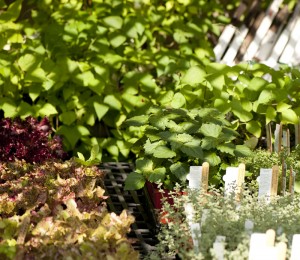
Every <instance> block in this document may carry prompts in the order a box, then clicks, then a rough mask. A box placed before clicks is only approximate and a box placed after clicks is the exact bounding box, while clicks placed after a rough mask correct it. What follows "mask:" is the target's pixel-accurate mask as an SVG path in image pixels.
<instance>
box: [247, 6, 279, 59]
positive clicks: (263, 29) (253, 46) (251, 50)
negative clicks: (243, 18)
mask: <svg viewBox="0 0 300 260" xmlns="http://www.w3.org/2000/svg"><path fill="white" fill-rule="evenodd" d="M281 3H282V0H275V1H273V2H272V4H271V5H270V7H269V9H268V10H267V12H266V16H265V17H264V19H263V21H262V22H261V24H260V26H259V28H258V29H257V31H256V34H255V37H254V39H253V40H252V42H251V43H250V45H249V47H248V49H247V52H246V54H245V58H244V59H245V60H252V59H253V58H254V57H255V54H256V53H257V50H258V49H259V47H260V44H261V42H262V40H263V38H264V37H265V35H266V34H267V32H268V30H269V28H270V26H271V24H272V22H273V19H274V17H275V16H276V14H277V12H278V10H279V7H280V5H281Z"/></svg>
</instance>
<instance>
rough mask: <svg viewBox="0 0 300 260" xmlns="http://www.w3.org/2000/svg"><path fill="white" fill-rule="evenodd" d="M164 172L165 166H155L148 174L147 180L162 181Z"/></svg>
mask: <svg viewBox="0 0 300 260" xmlns="http://www.w3.org/2000/svg"><path fill="white" fill-rule="evenodd" d="M165 174H166V168H165V167H159V168H155V169H154V170H153V171H152V173H150V175H149V176H148V180H149V181H150V182H162V181H163V180H164V178H165Z"/></svg>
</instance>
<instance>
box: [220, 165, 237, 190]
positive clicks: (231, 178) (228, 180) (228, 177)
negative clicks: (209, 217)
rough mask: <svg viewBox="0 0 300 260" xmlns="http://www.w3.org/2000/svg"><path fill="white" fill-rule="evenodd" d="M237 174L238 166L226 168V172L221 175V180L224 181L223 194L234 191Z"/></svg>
mask: <svg viewBox="0 0 300 260" xmlns="http://www.w3.org/2000/svg"><path fill="white" fill-rule="evenodd" d="M238 176H239V168H238V167H227V168H226V173H225V175H224V176H223V180H224V181H225V196H228V195H230V194H232V193H235V192H236V189H237V180H238Z"/></svg>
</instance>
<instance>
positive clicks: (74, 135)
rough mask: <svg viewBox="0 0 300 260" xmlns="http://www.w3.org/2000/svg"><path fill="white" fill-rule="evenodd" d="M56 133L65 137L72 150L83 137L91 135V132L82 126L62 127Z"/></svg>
mask: <svg viewBox="0 0 300 260" xmlns="http://www.w3.org/2000/svg"><path fill="white" fill-rule="evenodd" d="M56 133H57V134H58V135H63V136H64V137H65V138H66V139H67V141H68V142H69V143H70V146H71V148H72V149H73V148H74V147H75V145H76V143H77V141H78V140H79V139H80V138H81V137H82V136H86V135H89V134H90V132H89V130H88V129H87V128H86V127H84V126H82V125H76V126H66V125H62V126H61V127H59V128H58V130H57V132H56Z"/></svg>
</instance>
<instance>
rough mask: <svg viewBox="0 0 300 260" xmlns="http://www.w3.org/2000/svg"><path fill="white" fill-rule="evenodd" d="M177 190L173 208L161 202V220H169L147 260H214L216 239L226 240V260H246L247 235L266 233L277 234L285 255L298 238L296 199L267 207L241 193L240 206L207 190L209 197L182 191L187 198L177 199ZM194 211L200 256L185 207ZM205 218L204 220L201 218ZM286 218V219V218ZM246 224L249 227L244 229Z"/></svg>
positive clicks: (262, 201) (297, 197)
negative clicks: (268, 231)
mask: <svg viewBox="0 0 300 260" xmlns="http://www.w3.org/2000/svg"><path fill="white" fill-rule="evenodd" d="M179 190H182V187H180V186H177V188H176V189H175V191H174V192H173V194H174V196H173V199H174V205H170V204H169V203H168V202H167V200H165V202H164V207H163V212H164V215H163V217H164V218H166V219H168V222H167V223H166V224H165V225H161V227H160V231H159V235H158V239H159V241H160V242H159V244H158V245H157V252H155V253H153V254H152V255H149V256H148V258H147V259H159V258H168V257H169V258H170V257H174V256H176V255H177V256H179V257H180V258H181V259H216V258H214V254H213V250H212V249H213V243H214V242H215V240H216V236H218V235H219V236H225V237H226V239H225V243H224V245H225V251H224V253H225V254H224V257H225V259H248V253H249V244H250V234H251V233H252V232H253V233H254V232H258V233H265V232H266V231H267V230H268V229H274V230H275V231H276V242H281V241H283V242H286V243H287V246H288V255H289V254H290V249H291V245H292V236H293V234H299V232H300V229H299V225H298V222H299V216H300V215H299V206H298V205H299V200H300V198H299V196H298V195H297V196H295V197H293V198H292V197H291V196H286V197H278V198H277V199H276V200H274V201H273V202H272V203H270V204H266V203H265V201H264V200H258V199H257V197H256V196H253V194H252V193H251V194H250V193H248V192H247V190H245V191H244V194H243V199H242V200H241V201H240V203H239V204H237V202H236V201H235V200H233V199H232V198H230V197H227V198H225V197H224V196H223V191H222V190H216V189H214V188H210V193H209V194H203V193H201V192H199V191H190V190H185V191H186V192H188V193H189V195H182V196H177V195H176V191H179ZM186 203H190V204H191V205H192V206H193V208H194V213H195V214H194V218H193V222H194V223H201V236H199V237H198V238H199V244H198V246H199V252H196V251H195V250H194V245H193V242H192V238H191V231H190V227H189V221H188V220H187V217H186V214H185V205H186ZM204 215H205V217H203V216H204ZM287 216H288V217H287ZM220 220H221V221H220ZM246 220H250V221H251V222H252V225H253V226H252V227H251V228H249V227H248V229H247V228H245V223H246Z"/></svg>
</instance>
